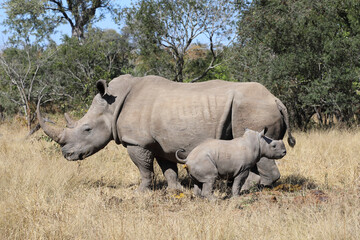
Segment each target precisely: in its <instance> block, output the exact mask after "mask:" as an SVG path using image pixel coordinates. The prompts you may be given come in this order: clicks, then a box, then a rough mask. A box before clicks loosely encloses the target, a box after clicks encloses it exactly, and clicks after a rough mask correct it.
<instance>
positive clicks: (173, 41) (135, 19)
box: [126, 0, 236, 82]
mask: <svg viewBox="0 0 360 240" xmlns="http://www.w3.org/2000/svg"><path fill="white" fill-rule="evenodd" d="M235 13H236V12H235V8H234V4H233V3H232V2H231V1H227V0H218V1H209V0H201V1H193V0H181V1H163V0H141V1H139V2H137V3H136V4H134V5H133V7H132V8H129V9H127V18H126V19H127V20H126V24H127V26H128V27H129V29H130V31H131V33H132V35H133V36H134V39H135V40H136V44H137V45H138V49H139V61H138V64H137V66H138V67H137V71H136V72H137V73H138V74H139V75H141V74H142V75H146V74H149V73H155V74H157V75H161V76H164V77H167V78H169V79H173V80H174V81H179V82H182V81H184V80H185V79H194V78H196V77H198V78H199V79H201V78H203V77H205V76H206V74H207V73H208V72H209V71H210V70H212V69H214V67H215V65H214V64H215V62H216V61H218V60H217V58H218V57H219V55H220V54H221V53H222V52H223V46H222V44H220V39H223V38H224V37H225V36H226V37H228V36H231V32H232V30H233V29H234V28H233V27H232V24H233V19H234V16H235ZM200 37H202V38H203V39H206V40H205V41H207V42H208V46H207V49H208V50H207V51H208V52H209V53H210V54H211V55H208V56H211V58H210V59H207V61H201V63H200V62H198V63H199V64H198V65H199V66H201V67H202V68H201V69H199V70H200V71H197V70H195V71H191V70H192V69H191V67H188V66H187V65H197V63H192V62H191V58H189V57H188V56H187V55H188V54H189V51H191V49H192V47H193V46H194V45H195V44H193V43H194V41H195V39H196V40H199V38H200ZM195 60H196V61H197V60H198V59H195ZM205 62H206V64H203V63H205ZM189 70H190V71H189ZM195 73H198V75H195ZM199 75H200V76H199Z"/></svg>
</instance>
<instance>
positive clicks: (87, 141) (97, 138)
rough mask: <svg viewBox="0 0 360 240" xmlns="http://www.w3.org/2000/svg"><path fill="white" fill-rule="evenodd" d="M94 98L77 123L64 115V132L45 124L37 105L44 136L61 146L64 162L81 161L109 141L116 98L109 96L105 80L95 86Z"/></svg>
mask: <svg viewBox="0 0 360 240" xmlns="http://www.w3.org/2000/svg"><path fill="white" fill-rule="evenodd" d="M96 85H97V88H98V90H99V94H97V95H96V96H95V97H94V99H93V101H92V104H91V106H90V109H89V110H88V112H87V113H86V114H85V115H84V116H83V117H82V118H81V119H80V120H78V121H76V122H75V121H73V120H71V118H70V117H69V116H68V115H67V114H65V119H66V122H67V125H66V128H64V129H61V128H58V127H53V126H50V125H48V124H46V123H45V122H44V120H43V118H42V117H41V113H40V107H39V103H40V101H39V103H38V105H37V118H38V121H39V124H40V126H41V128H42V129H43V130H44V132H45V133H46V134H47V135H48V136H49V137H50V138H52V139H53V140H54V141H55V142H57V143H58V144H60V146H61V151H62V154H63V155H64V157H65V158H66V159H67V160H70V161H75V160H82V159H84V158H86V157H88V156H90V155H92V154H94V153H96V152H97V151H99V150H100V149H102V148H104V147H105V146H106V145H107V144H108V143H109V142H110V141H111V140H112V139H113V133H112V120H113V108H114V107H113V106H112V105H115V104H113V103H114V102H115V97H114V96H112V95H110V94H108V90H107V87H106V82H105V80H99V81H98V82H97V84H96Z"/></svg>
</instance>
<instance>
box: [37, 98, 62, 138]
mask: <svg viewBox="0 0 360 240" xmlns="http://www.w3.org/2000/svg"><path fill="white" fill-rule="evenodd" d="M36 114H37V119H38V121H39V124H40V126H41V128H42V129H43V131H44V132H45V133H46V135H48V136H49V137H50V138H51V139H52V140H54V141H55V142H57V143H59V144H61V135H62V132H63V130H62V129H60V128H57V127H52V126H49V125H48V124H46V123H45V121H44V119H43V118H42V117H41V113H40V100H39V102H38V104H37V107H36Z"/></svg>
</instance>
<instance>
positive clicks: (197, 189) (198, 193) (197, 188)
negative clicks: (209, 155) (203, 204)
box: [193, 180, 202, 197]
mask: <svg viewBox="0 0 360 240" xmlns="http://www.w3.org/2000/svg"><path fill="white" fill-rule="evenodd" d="M201 188H202V184H201V183H200V182H198V181H196V180H195V182H194V190H193V191H194V195H195V196H197V197H200V196H201Z"/></svg>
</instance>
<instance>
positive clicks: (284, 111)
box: [275, 99, 296, 147]
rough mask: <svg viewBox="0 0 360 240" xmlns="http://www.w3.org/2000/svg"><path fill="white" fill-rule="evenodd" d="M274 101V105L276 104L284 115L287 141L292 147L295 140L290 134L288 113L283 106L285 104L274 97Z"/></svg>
mask: <svg viewBox="0 0 360 240" xmlns="http://www.w3.org/2000/svg"><path fill="white" fill-rule="evenodd" d="M275 102H276V105H277V107H278V109H279V111H280V113H281V114H282V115H283V117H284V122H285V125H286V129H287V131H288V143H289V145H290V147H294V146H295V144H296V140H295V138H294V137H293V136H292V135H291V127H290V124H289V114H288V111H287V108H286V107H285V105H284V104H283V103H282V102H281V101H280V100H279V99H275Z"/></svg>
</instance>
